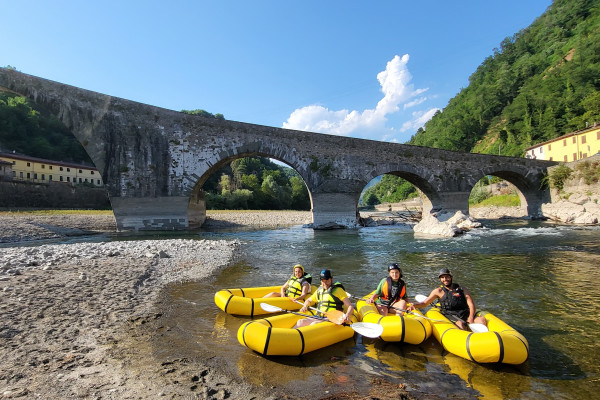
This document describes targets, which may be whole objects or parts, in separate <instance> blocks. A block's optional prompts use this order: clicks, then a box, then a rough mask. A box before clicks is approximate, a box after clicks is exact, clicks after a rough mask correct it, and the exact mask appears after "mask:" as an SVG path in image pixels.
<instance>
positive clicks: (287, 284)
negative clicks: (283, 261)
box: [280, 280, 290, 297]
mask: <svg viewBox="0 0 600 400" xmlns="http://www.w3.org/2000/svg"><path fill="white" fill-rule="evenodd" d="M289 283H290V281H289V280H288V281H286V282H285V283H284V284H283V286H282V287H281V290H280V292H281V297H285V291H286V289H287V288H288V286H289Z"/></svg>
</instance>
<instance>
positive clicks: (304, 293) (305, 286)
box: [296, 282, 310, 301]
mask: <svg viewBox="0 0 600 400" xmlns="http://www.w3.org/2000/svg"><path fill="white" fill-rule="evenodd" d="M308 292H310V283H308V282H304V283H303V284H302V293H301V294H300V296H298V298H297V299H296V300H300V301H301V300H304V298H305V297H306V296H307V295H308Z"/></svg>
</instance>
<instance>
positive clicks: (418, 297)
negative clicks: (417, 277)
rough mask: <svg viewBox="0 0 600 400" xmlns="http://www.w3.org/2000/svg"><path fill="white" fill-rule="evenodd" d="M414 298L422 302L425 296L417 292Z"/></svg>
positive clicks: (425, 298)
mask: <svg viewBox="0 0 600 400" xmlns="http://www.w3.org/2000/svg"><path fill="white" fill-rule="evenodd" d="M415 300H416V301H417V303H422V302H424V301H425V300H427V296H423V295H422V294H418V295H416V296H415Z"/></svg>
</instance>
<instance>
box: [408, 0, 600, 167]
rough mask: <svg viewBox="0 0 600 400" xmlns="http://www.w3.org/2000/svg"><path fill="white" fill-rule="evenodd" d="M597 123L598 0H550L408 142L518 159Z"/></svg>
mask: <svg viewBox="0 0 600 400" xmlns="http://www.w3.org/2000/svg"><path fill="white" fill-rule="evenodd" d="M594 122H600V1H598V0H555V1H554V2H553V4H552V5H551V6H550V7H548V9H547V10H546V12H545V13H544V14H543V15H541V16H540V17H538V18H537V19H536V20H535V21H534V22H533V23H532V24H531V25H530V26H529V27H528V28H526V29H523V30H522V31H520V32H518V33H517V34H515V35H514V36H512V37H507V38H506V39H504V40H503V41H502V43H500V47H499V48H498V49H494V54H493V55H491V56H489V57H488V58H486V59H485V60H484V61H483V63H482V64H481V65H480V66H479V67H478V68H477V70H476V71H475V73H473V75H471V76H470V78H469V85H468V86H467V87H466V88H464V89H462V90H461V91H460V92H459V93H458V94H457V95H456V96H455V97H454V98H452V99H451V100H450V101H449V103H448V105H447V106H446V107H445V108H444V109H443V110H442V111H441V112H438V113H437V114H436V115H435V116H434V117H433V118H432V119H431V120H430V121H429V122H427V124H425V127H424V129H423V128H421V129H419V130H418V131H417V133H416V134H415V135H414V136H413V137H412V138H411V140H410V141H409V143H410V144H414V145H419V146H429V147H437V148H442V149H449V150H459V151H472V152H478V153H491V154H503V155H510V156H523V155H524V150H525V149H526V148H527V147H529V146H531V145H534V144H536V143H540V142H543V141H546V140H550V139H553V138H555V137H558V136H561V135H564V134H566V133H569V132H573V131H576V130H579V129H583V128H585V127H586V124H590V125H591V124H593V123H594Z"/></svg>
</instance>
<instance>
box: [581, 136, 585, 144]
mask: <svg viewBox="0 0 600 400" xmlns="http://www.w3.org/2000/svg"><path fill="white" fill-rule="evenodd" d="M584 143H585V136H582V137H581V144H584Z"/></svg>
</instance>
